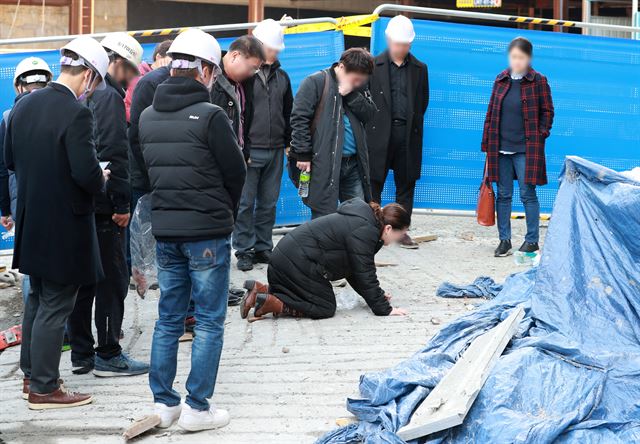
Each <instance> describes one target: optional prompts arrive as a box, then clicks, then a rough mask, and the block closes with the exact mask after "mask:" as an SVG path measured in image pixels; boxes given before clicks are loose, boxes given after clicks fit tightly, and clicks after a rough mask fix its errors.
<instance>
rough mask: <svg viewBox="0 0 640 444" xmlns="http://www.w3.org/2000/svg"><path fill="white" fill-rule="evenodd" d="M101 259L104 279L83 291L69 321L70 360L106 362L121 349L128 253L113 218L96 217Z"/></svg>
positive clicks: (123, 233)
mask: <svg viewBox="0 0 640 444" xmlns="http://www.w3.org/2000/svg"><path fill="white" fill-rule="evenodd" d="M96 228H97V231H98V243H99V245H100V258H101V260H102V268H103V269H104V274H105V279H104V280H102V281H101V282H99V283H98V284H96V285H86V286H83V287H81V288H80V291H79V292H78V298H77V301H76V306H75V308H74V309H73V313H72V314H71V316H70V317H69V341H70V343H71V360H72V362H77V361H79V360H84V359H91V358H93V356H94V353H97V354H98V356H100V357H101V358H104V359H109V358H112V357H114V356H117V355H119V354H120V352H121V351H122V348H121V347H120V329H121V327H122V318H123V316H124V299H125V297H126V296H127V291H128V286H129V272H128V270H127V261H126V257H125V254H126V250H125V240H126V236H125V229H124V228H122V227H119V226H118V225H116V224H115V223H114V222H113V221H112V220H111V216H108V215H102V214H99V215H96ZM94 299H95V302H96V313H95V324H96V330H97V331H98V346H97V347H96V349H95V352H94V349H93V346H94V339H93V334H92V332H91V312H92V308H93V301H94Z"/></svg>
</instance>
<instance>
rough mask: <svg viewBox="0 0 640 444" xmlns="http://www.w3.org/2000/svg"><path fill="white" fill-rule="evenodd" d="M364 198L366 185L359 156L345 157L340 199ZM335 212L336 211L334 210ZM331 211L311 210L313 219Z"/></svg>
mask: <svg viewBox="0 0 640 444" xmlns="http://www.w3.org/2000/svg"><path fill="white" fill-rule="evenodd" d="M356 198H357V199H361V200H364V187H363V185H362V176H361V175H360V167H359V166H358V156H357V155H356V156H350V157H343V158H342V163H341V165H340V185H339V189H338V200H339V201H340V202H345V201H347V200H349V199H356ZM333 212H334V213H335V211H333ZM327 214H331V213H321V212H318V211H314V210H311V219H317V218H319V217H322V216H326V215H327Z"/></svg>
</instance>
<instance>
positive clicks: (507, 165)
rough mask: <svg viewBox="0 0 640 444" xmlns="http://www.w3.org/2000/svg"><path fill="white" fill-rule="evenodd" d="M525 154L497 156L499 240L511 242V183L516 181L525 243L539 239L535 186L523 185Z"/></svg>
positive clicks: (538, 213) (538, 207)
mask: <svg viewBox="0 0 640 444" xmlns="http://www.w3.org/2000/svg"><path fill="white" fill-rule="evenodd" d="M525 169H526V162H525V154H524V153H516V154H499V155H498V197H497V199H496V212H497V213H498V234H499V235H500V240H511V200H512V198H513V181H514V180H517V181H518V186H519V188H520V200H521V201H522V205H524V214H525V217H526V220H527V235H526V236H525V238H524V240H525V241H526V242H531V243H535V242H538V240H539V237H540V203H539V202H538V196H537V194H536V186H535V185H528V184H526V183H525Z"/></svg>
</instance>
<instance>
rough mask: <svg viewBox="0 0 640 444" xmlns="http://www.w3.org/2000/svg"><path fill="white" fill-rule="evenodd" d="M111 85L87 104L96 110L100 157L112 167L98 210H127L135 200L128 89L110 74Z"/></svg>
mask: <svg viewBox="0 0 640 444" xmlns="http://www.w3.org/2000/svg"><path fill="white" fill-rule="evenodd" d="M105 81H106V84H107V87H106V88H105V89H104V90H101V91H96V92H94V93H93V95H92V96H91V98H90V99H89V101H88V103H87V106H88V107H89V109H90V110H91V112H92V113H93V138H94V141H95V144H96V151H97V153H98V160H100V161H101V162H108V163H109V164H108V165H107V167H108V169H109V170H110V171H111V175H110V176H109V180H108V181H107V186H106V190H105V192H104V193H102V194H100V195H98V196H96V214H107V215H112V214H114V213H118V214H127V213H128V212H129V203H130V201H131V185H130V183H129V154H128V153H129V141H128V140H127V120H126V113H125V108H124V94H125V93H124V89H122V86H120V85H119V84H118V82H116V81H115V80H114V79H113V77H111V76H110V75H109V74H107V75H106V76H105Z"/></svg>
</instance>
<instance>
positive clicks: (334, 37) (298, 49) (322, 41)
mask: <svg viewBox="0 0 640 444" xmlns="http://www.w3.org/2000/svg"><path fill="white" fill-rule="evenodd" d="M232 41H233V38H224V39H220V40H219V42H220V46H221V47H222V48H223V50H224V49H227V47H228V46H229V44H230V43H231V42H232ZM285 45H286V48H285V50H284V51H283V52H282V55H281V63H282V66H283V68H284V69H285V70H286V71H287V73H288V74H289V77H290V78H291V83H292V87H293V91H294V94H295V92H296V91H297V89H298V86H299V85H300V83H301V82H302V80H303V79H304V78H305V77H306V76H308V75H309V74H311V73H313V72H315V71H317V70H319V69H323V68H326V67H327V66H330V65H331V64H332V63H333V62H335V61H336V60H338V59H339V58H340V54H341V53H342V51H344V37H343V35H342V33H341V32H319V33H309V34H291V35H286V36H285ZM154 46H155V45H154V44H145V45H143V47H144V51H145V59H146V60H150V59H151V54H152V52H153V48H154ZM58 54H59V53H58V51H37V52H29V53H12V54H2V55H0V110H3V109H7V108H9V107H10V106H11V105H12V104H13V99H14V90H13V85H12V82H13V71H14V68H15V66H16V65H17V64H18V62H19V61H20V60H22V59H23V58H25V57H27V56H35V57H42V58H43V59H44V60H46V61H47V63H49V65H50V66H51V69H52V70H53V72H54V76H57V75H58V73H59V66H58V61H59V58H60V57H59V55H58ZM43 112H46V111H43ZM309 216H310V213H309V211H308V209H307V208H306V207H305V206H304V205H303V204H302V202H301V200H300V198H299V197H298V195H297V190H296V189H295V187H294V186H293V185H292V184H291V182H290V181H289V179H288V177H287V174H286V172H285V174H284V175H283V179H282V189H281V192H280V199H279V201H278V210H277V224H278V225H290V224H297V223H300V222H302V221H304V220H307V219H308V218H309ZM0 231H1V230H0ZM5 244H6V245H5ZM11 246H12V239H10V240H8V241H5V240H3V238H2V237H0V250H3V249H7V248H11Z"/></svg>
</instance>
